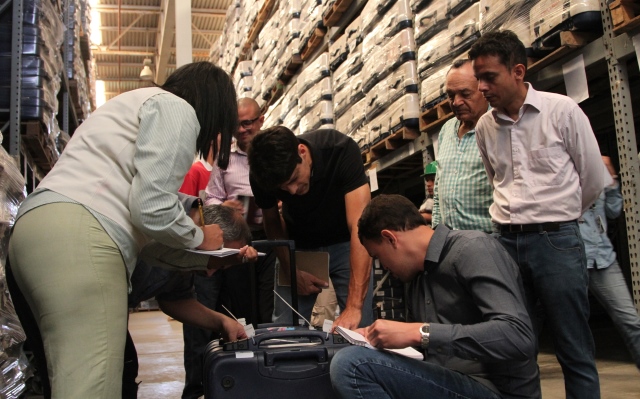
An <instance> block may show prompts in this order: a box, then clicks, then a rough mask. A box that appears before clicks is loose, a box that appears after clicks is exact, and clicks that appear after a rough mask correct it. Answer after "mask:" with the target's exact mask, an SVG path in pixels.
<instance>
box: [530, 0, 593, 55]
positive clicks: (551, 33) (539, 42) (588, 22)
mask: <svg viewBox="0 0 640 399" xmlns="http://www.w3.org/2000/svg"><path fill="white" fill-rule="evenodd" d="M529 27H530V37H531V40H532V41H533V47H534V48H536V49H546V48H549V47H553V46H555V45H556V43H557V44H559V40H556V41H554V40H553V39H554V38H557V35H556V34H557V33H558V32H560V31H601V30H602V23H601V17H600V2H599V1H598V0H566V1H561V2H560V1H557V0H553V1H550V0H539V1H538V3H537V4H535V5H534V6H533V7H531V15H530V20H529Z"/></svg>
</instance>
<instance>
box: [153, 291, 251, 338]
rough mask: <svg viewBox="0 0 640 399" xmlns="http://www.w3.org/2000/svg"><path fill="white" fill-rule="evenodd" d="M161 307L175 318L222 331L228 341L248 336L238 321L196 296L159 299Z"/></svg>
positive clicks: (207, 328)
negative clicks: (214, 309) (169, 299)
mask: <svg viewBox="0 0 640 399" xmlns="http://www.w3.org/2000/svg"><path fill="white" fill-rule="evenodd" d="M158 304H159V305H160V309H162V311H163V312H164V313H166V314H167V315H169V316H171V317H173V318H174V319H176V320H178V321H180V322H182V323H185V324H190V325H193V326H196V327H199V328H204V329H205V330H211V331H216V332H221V333H222V334H223V337H224V339H225V340H226V341H229V342H231V341H237V340H238V339H242V338H247V335H246V334H245V332H244V328H243V327H242V325H241V324H240V323H238V322H237V321H235V320H233V319H231V318H229V317H227V316H225V315H223V314H221V313H218V312H214V311H213V310H211V309H209V308H207V307H206V306H204V305H203V304H201V303H200V302H198V301H197V300H196V299H195V298H189V299H182V300H178V301H162V300H159V301H158Z"/></svg>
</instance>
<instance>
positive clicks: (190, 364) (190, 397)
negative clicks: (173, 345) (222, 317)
mask: <svg viewBox="0 0 640 399" xmlns="http://www.w3.org/2000/svg"><path fill="white" fill-rule="evenodd" d="M221 282H222V273H220V271H218V272H216V273H214V274H213V275H212V276H209V277H207V276H205V275H202V274H199V273H195V274H194V278H193V285H194V286H195V290H196V295H197V299H198V302H200V303H201V304H203V305H204V306H206V307H208V308H209V309H212V310H215V308H216V302H217V301H218V294H219V293H220V284H221ZM182 334H183V339H184V371H185V381H184V389H183V390H182V398H183V399H197V398H199V397H200V396H202V395H204V387H203V386H202V369H203V367H204V363H203V360H204V350H205V348H206V346H207V344H209V342H211V340H213V339H215V337H216V333H214V332H213V331H210V330H204V329H202V328H198V327H195V326H191V325H188V324H183V325H182Z"/></svg>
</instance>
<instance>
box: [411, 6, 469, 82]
mask: <svg viewBox="0 0 640 399" xmlns="http://www.w3.org/2000/svg"><path fill="white" fill-rule="evenodd" d="M479 19H480V8H479V4H478V3H475V4H474V5H472V6H471V7H470V8H468V9H467V10H466V11H465V12H463V13H462V14H460V15H459V16H457V17H456V18H454V19H453V20H451V22H449V26H448V28H447V30H444V31H442V32H440V33H438V34H436V35H435V36H434V37H432V38H431V39H430V40H429V41H427V42H426V43H425V44H423V45H422V46H420V47H419V48H418V71H419V73H420V77H422V78H423V79H424V78H425V77H426V76H428V73H429V70H431V69H433V68H437V67H439V66H441V65H443V64H448V63H450V62H451V61H452V60H453V59H455V58H456V57H457V56H458V55H460V54H461V53H463V52H465V51H467V50H468V49H469V48H470V47H471V45H472V44H473V42H475V41H476V40H477V39H478V37H479V36H480V30H479Z"/></svg>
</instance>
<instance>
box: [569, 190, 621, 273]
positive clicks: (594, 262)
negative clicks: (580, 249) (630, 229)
mask: <svg viewBox="0 0 640 399" xmlns="http://www.w3.org/2000/svg"><path fill="white" fill-rule="evenodd" d="M621 211H622V194H621V193H620V184H618V183H615V186H613V187H612V186H609V187H606V188H605V189H604V192H602V194H600V196H599V197H598V199H597V200H596V202H595V203H594V204H593V205H591V207H589V209H588V210H587V211H586V212H585V213H584V214H583V215H582V217H580V219H579V222H580V223H579V225H580V234H581V235H582V240H583V241H584V249H585V252H586V255H587V267H588V268H590V269H592V268H594V267H595V268H596V269H604V268H607V267H609V266H610V265H611V264H612V263H613V262H615V261H616V253H615V251H614V250H613V245H612V244H611V240H609V236H607V219H615V218H617V217H618V216H619V215H620V212H621Z"/></svg>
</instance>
